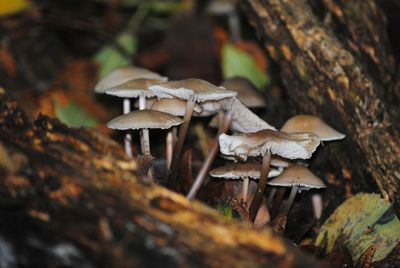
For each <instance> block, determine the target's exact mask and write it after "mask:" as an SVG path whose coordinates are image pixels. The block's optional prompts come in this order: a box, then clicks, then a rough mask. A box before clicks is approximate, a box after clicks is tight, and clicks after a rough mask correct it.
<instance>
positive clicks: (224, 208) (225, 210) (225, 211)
mask: <svg viewBox="0 0 400 268" xmlns="http://www.w3.org/2000/svg"><path fill="white" fill-rule="evenodd" d="M216 209H217V210H218V212H219V213H220V214H221V215H222V216H224V217H226V218H229V219H232V218H233V213H232V208H231V207H230V206H229V205H228V204H226V203H222V202H221V203H219V204H218V205H217V207H216Z"/></svg>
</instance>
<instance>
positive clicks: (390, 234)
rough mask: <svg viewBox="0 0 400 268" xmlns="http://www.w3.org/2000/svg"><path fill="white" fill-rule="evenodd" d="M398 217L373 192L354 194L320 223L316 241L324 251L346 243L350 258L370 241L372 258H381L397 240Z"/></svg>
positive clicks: (359, 253) (360, 251)
mask: <svg viewBox="0 0 400 268" xmlns="http://www.w3.org/2000/svg"><path fill="white" fill-rule="evenodd" d="M399 234H400V221H399V219H398V218H397V217H396V216H395V214H394V213H393V211H392V209H391V204H390V203H389V202H387V201H385V200H384V199H382V198H381V197H380V196H379V195H377V194H358V195H355V196H353V197H352V198H349V199H348V200H346V201H345V202H344V203H343V204H342V205H340V206H339V207H338V208H337V209H336V210H335V212H334V213H333V214H332V215H331V216H330V217H329V218H328V219H327V220H326V221H325V223H324V224H323V225H322V227H321V232H320V233H319V235H318V237H317V240H316V245H317V246H319V245H322V244H325V243H326V249H327V252H330V251H332V249H334V248H335V247H336V246H341V245H346V247H347V249H348V250H349V251H350V253H351V255H352V258H353V262H354V263H356V262H357V260H358V258H359V257H360V256H361V254H362V253H364V252H365V251H366V250H367V249H368V248H369V247H370V246H371V245H375V246H376V248H377V250H376V252H375V254H374V257H373V259H372V262H375V261H379V260H382V259H384V258H385V257H386V256H387V255H388V254H389V253H390V252H391V251H392V250H393V248H394V247H395V246H396V245H397V244H398V243H400V235H399Z"/></svg>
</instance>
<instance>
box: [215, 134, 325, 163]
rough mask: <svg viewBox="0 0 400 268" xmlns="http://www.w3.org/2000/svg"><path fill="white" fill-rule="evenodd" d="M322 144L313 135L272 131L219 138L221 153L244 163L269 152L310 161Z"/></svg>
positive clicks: (222, 135)
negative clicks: (249, 158) (250, 157)
mask: <svg viewBox="0 0 400 268" xmlns="http://www.w3.org/2000/svg"><path fill="white" fill-rule="evenodd" d="M320 142H321V141H320V139H319V138H318V137H317V136H315V135H314V134H312V133H293V134H291V133H285V132H279V131H274V130H270V129H265V130H261V131H258V132H252V133H240V134H234V135H231V136H229V135H226V134H221V135H220V136H219V145H220V151H221V153H222V154H224V155H228V156H234V157H236V158H239V159H240V160H243V161H246V160H247V157H249V156H253V157H254V156H260V155H261V156H264V155H265V154H266V153H267V152H268V151H271V153H272V154H276V155H279V156H282V157H285V158H289V159H297V158H301V159H308V158H310V157H311V155H312V153H313V152H314V151H315V150H316V148H317V147H318V145H319V144H320Z"/></svg>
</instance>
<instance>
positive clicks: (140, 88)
mask: <svg viewBox="0 0 400 268" xmlns="http://www.w3.org/2000/svg"><path fill="white" fill-rule="evenodd" d="M162 82H163V80H159V79H147V78H137V79H132V80H129V81H128V82H125V83H123V84H121V85H118V86H115V87H112V88H109V89H107V90H106V91H105V93H106V94H108V95H112V96H117V97H121V98H137V97H139V96H144V97H146V98H151V97H154V93H153V92H151V91H150V90H149V89H148V87H149V86H151V85H154V84H159V83H162Z"/></svg>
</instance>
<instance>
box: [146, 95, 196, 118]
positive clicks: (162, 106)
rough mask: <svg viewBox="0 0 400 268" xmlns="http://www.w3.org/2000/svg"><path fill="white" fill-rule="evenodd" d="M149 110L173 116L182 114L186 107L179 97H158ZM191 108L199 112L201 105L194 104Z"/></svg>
mask: <svg viewBox="0 0 400 268" xmlns="http://www.w3.org/2000/svg"><path fill="white" fill-rule="evenodd" d="M150 109H151V110H155V111H160V112H164V113H169V114H172V115H175V116H183V115H184V114H185V109H186V101H184V100H181V99H175V98H174V99H159V100H156V101H154V102H153V104H152V105H151V107H150ZM193 110H194V111H195V112H197V113H201V111H202V109H201V106H199V105H197V104H195V105H194V108H193Z"/></svg>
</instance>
